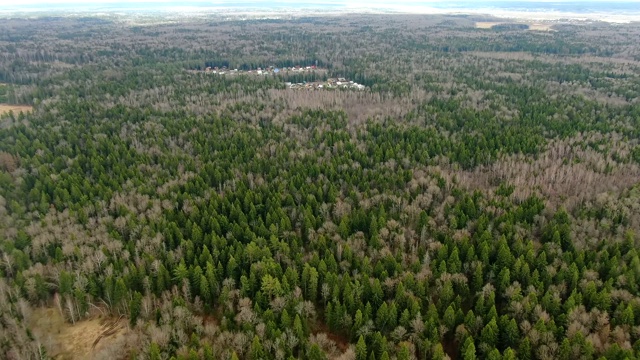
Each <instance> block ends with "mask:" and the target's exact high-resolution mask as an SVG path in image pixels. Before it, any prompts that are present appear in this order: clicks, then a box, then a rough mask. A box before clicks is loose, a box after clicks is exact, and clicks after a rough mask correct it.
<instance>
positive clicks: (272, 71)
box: [204, 65, 324, 75]
mask: <svg viewBox="0 0 640 360" xmlns="http://www.w3.org/2000/svg"><path fill="white" fill-rule="evenodd" d="M316 70H321V71H324V69H320V68H318V67H316V66H315V65H313V66H292V67H283V68H277V67H274V66H269V67H267V68H264V69H263V68H257V69H255V70H246V71H245V70H238V69H228V68H227V67H226V66H223V67H221V68H218V67H217V66H216V67H210V66H208V67H207V68H205V69H204V72H205V73H209V74H218V75H225V74H229V75H235V74H252V75H277V74H282V73H289V72H292V73H304V72H311V71H316Z"/></svg>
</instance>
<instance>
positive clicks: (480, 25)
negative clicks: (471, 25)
mask: <svg viewBox="0 0 640 360" xmlns="http://www.w3.org/2000/svg"><path fill="white" fill-rule="evenodd" d="M500 24H502V23H501V22H490V21H480V22H476V28H477V29H491V28H492V27H494V26H495V25H500Z"/></svg>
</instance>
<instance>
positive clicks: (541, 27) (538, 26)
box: [476, 21, 555, 31]
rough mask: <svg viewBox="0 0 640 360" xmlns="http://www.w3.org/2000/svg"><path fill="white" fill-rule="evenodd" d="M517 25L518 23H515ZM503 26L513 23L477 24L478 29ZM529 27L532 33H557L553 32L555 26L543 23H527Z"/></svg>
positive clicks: (492, 22)
mask: <svg viewBox="0 0 640 360" xmlns="http://www.w3.org/2000/svg"><path fill="white" fill-rule="evenodd" d="M514 23H517V22H514ZM501 24H512V23H511V22H503V21H479V22H476V29H491V28H492V27H494V26H496V25H501ZM527 25H529V30H530V31H555V30H553V24H543V23H527Z"/></svg>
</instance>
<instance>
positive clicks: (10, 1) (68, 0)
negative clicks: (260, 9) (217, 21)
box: [0, 0, 640, 6]
mask: <svg viewBox="0 0 640 360" xmlns="http://www.w3.org/2000/svg"><path fill="white" fill-rule="evenodd" d="M273 1H275V2H278V3H283V2H296V3H299V2H300V1H299V0H241V2H265V3H268V2H273ZM466 1H469V0H466ZM484 1H485V2H488V1H491V0H484ZM495 1H498V2H500V1H509V2H601V3H606V2H640V0H495ZM114 2H117V3H122V2H149V3H161V2H175V3H179V1H176V0H131V1H127V0H0V6H3V5H12V6H15V5H32V4H43V5H46V4H73V3H83V4H87V3H96V4H100V3H114ZM188 2H199V3H210V4H220V3H231V2H233V1H232V0H223V1H220V0H188ZM302 2H304V3H314V2H317V3H332V4H348V3H351V2H355V3H363V2H375V3H389V4H393V3H397V2H402V3H405V4H406V3H429V2H440V3H441V2H454V3H455V2H465V0H401V1H393V0H369V1H364V0H355V1H353V0H303V1H302Z"/></svg>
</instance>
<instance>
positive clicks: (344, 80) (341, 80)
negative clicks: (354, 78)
mask: <svg viewBox="0 0 640 360" xmlns="http://www.w3.org/2000/svg"><path fill="white" fill-rule="evenodd" d="M338 81H340V82H346V81H347V79H345V78H338Z"/></svg>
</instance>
